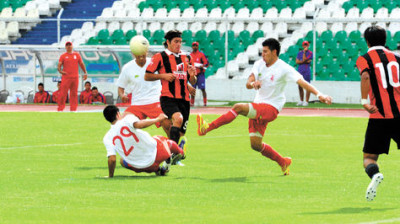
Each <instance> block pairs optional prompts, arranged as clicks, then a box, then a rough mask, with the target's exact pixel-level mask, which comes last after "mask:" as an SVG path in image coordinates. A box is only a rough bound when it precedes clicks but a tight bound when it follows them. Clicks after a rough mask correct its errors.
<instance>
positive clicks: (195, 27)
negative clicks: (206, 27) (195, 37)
mask: <svg viewBox="0 0 400 224" xmlns="http://www.w3.org/2000/svg"><path fill="white" fill-rule="evenodd" d="M202 28H203V26H202V24H201V23H200V22H194V23H192V25H190V30H191V31H192V32H193V33H197V32H198V31H200V30H202Z"/></svg>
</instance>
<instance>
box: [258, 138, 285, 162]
mask: <svg viewBox="0 0 400 224" xmlns="http://www.w3.org/2000/svg"><path fill="white" fill-rule="evenodd" d="M261 154H262V155H263V156H265V157H267V158H269V159H272V160H274V161H275V162H277V163H278V164H279V165H280V166H283V165H285V160H284V158H283V157H282V156H281V155H280V154H279V153H278V152H277V151H275V150H274V149H273V148H272V147H271V146H270V145H268V144H265V143H262V150H261Z"/></svg>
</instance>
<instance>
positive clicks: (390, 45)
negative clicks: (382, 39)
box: [386, 38, 398, 50]
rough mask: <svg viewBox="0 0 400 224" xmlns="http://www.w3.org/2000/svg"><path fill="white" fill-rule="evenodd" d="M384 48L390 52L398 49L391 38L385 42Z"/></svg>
mask: <svg viewBox="0 0 400 224" xmlns="http://www.w3.org/2000/svg"><path fill="white" fill-rule="evenodd" d="M386 46H387V47H388V48H389V49H390V50H397V47H398V42H397V41H395V40H393V39H392V38H390V40H389V41H386Z"/></svg>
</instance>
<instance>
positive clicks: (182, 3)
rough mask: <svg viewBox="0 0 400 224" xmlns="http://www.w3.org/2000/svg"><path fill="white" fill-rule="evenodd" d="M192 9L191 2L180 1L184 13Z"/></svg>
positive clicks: (180, 7)
mask: <svg viewBox="0 0 400 224" xmlns="http://www.w3.org/2000/svg"><path fill="white" fill-rule="evenodd" d="M189 7H190V3H189V1H179V9H180V10H181V12H183V11H184V10H185V9H187V8H189Z"/></svg>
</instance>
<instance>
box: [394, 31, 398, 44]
mask: <svg viewBox="0 0 400 224" xmlns="http://www.w3.org/2000/svg"><path fill="white" fill-rule="evenodd" d="M393 40H394V41H396V42H398V43H400V31H397V32H396V33H395V34H394V36H393Z"/></svg>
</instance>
